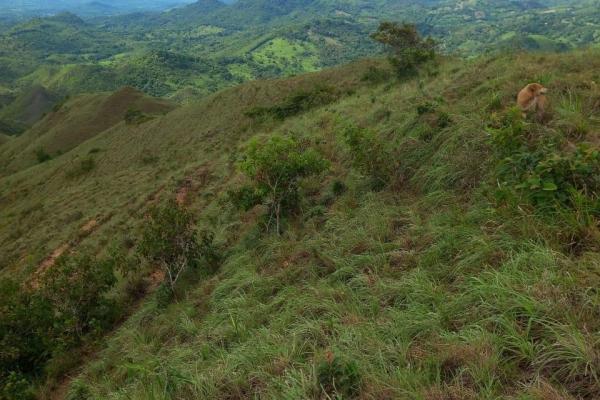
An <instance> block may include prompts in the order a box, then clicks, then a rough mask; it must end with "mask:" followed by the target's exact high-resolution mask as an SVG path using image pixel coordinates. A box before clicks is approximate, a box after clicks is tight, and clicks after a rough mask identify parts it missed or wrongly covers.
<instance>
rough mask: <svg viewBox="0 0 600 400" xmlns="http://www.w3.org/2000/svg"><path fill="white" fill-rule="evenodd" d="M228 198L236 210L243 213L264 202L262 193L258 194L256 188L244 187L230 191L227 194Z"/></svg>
mask: <svg viewBox="0 0 600 400" xmlns="http://www.w3.org/2000/svg"><path fill="white" fill-rule="evenodd" d="M227 197H228V198H229V201H230V202H231V203H232V204H233V205H234V207H235V208H237V209H239V210H243V211H248V210H250V209H251V208H252V207H254V206H256V205H258V204H261V203H262V201H263V195H262V193H259V192H257V189H256V187H254V186H243V187H241V188H240V189H238V190H230V191H228V192H227Z"/></svg>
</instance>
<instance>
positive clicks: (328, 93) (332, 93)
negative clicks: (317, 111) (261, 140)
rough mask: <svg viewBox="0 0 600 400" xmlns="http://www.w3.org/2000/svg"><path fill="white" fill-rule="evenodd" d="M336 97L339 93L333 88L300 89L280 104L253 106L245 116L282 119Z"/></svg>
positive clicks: (327, 102) (323, 103)
mask: <svg viewBox="0 0 600 400" xmlns="http://www.w3.org/2000/svg"><path fill="white" fill-rule="evenodd" d="M338 98H339V93H338V92H337V91H336V90H335V89H334V88H331V87H328V86H324V87H317V88H315V89H313V90H312V91H300V92H298V93H296V94H294V95H292V96H291V97H289V98H288V99H286V100H285V101H284V102H283V103H282V104H278V105H275V106H272V107H254V108H252V109H250V110H249V111H247V112H246V116H248V117H251V118H256V119H265V118H267V117H271V118H273V119H276V120H284V119H286V118H288V117H292V116H294V115H298V114H301V113H303V112H305V111H308V110H310V109H312V108H315V107H319V106H323V105H326V104H329V103H331V102H333V101H335V100H337V99H338Z"/></svg>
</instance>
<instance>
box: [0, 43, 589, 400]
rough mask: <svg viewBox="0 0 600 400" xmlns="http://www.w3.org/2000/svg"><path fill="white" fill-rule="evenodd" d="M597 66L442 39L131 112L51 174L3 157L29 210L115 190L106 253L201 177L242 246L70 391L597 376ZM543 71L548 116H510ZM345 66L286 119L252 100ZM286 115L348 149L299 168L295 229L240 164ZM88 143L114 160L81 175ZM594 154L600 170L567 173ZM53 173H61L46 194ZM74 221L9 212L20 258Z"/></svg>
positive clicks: (109, 196) (289, 389)
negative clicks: (396, 74)
mask: <svg viewBox="0 0 600 400" xmlns="http://www.w3.org/2000/svg"><path fill="white" fill-rule="evenodd" d="M599 67H600V54H598V53H596V52H589V51H588V52H577V53H569V54H566V55H525V54H519V55H503V56H495V57H486V58H482V59H478V60H473V61H458V60H443V61H442V62H441V64H440V65H439V66H438V67H437V68H432V69H431V70H430V71H429V72H427V73H425V72H424V73H422V74H421V76H420V77H418V78H414V79H411V80H408V81H405V82H403V83H398V82H395V81H393V80H390V78H389V75H390V74H389V73H387V74H386V73H385V69H386V68H387V67H386V66H385V64H383V63H379V62H367V61H365V62H363V63H361V64H355V65H352V66H348V67H345V69H342V70H329V71H324V72H321V73H317V74H311V75H307V76H301V77H297V78H293V79H290V80H281V81H266V82H253V83H249V84H246V85H243V86H241V87H238V88H234V89H230V90H227V91H225V92H221V93H219V94H216V95H214V96H212V97H211V98H209V99H207V100H205V101H204V102H202V103H198V104H194V105H190V106H185V107H180V108H178V109H176V110H174V111H171V112H170V113H169V114H167V115H165V116H163V117H160V118H156V119H154V120H152V121H149V122H145V123H142V124H141V125H127V124H125V123H122V124H120V125H118V126H117V127H113V128H111V129H109V130H108V131H105V132H103V133H101V134H99V135H96V136H94V137H93V138H91V139H90V140H88V141H86V142H84V143H82V144H80V145H79V146H77V147H76V148H75V149H73V150H72V151H71V152H69V153H66V154H64V155H62V156H60V157H58V158H56V159H53V160H51V161H49V162H48V163H44V164H43V165H44V171H43V172H42V170H41V168H40V166H36V167H32V168H30V169H26V170H23V171H20V172H18V173H16V174H14V175H11V176H8V177H6V178H3V179H2V181H0V187H1V188H2V192H0V194H1V196H2V199H6V200H4V201H5V202H6V203H5V204H7V207H6V208H5V210H6V211H3V213H4V214H3V217H5V218H7V219H4V218H3V221H8V223H10V221H14V220H15V218H22V219H23V221H24V223H25V224H27V223H32V222H33V221H34V220H35V221H36V222H38V223H39V221H45V222H46V221H56V217H58V216H61V213H66V207H67V206H68V207H69V208H70V209H71V210H72V211H74V210H78V211H79V212H80V213H82V215H81V216H80V218H79V220H78V221H79V222H77V220H76V221H75V222H68V223H67V225H66V226H67V227H68V229H61V230H60V232H61V235H68V233H69V230H70V232H73V231H77V229H79V226H80V225H82V223H83V222H84V221H86V220H87V219H89V218H91V217H93V216H94V215H96V214H101V213H105V212H112V214H113V215H112V217H111V219H110V220H109V222H108V223H107V224H105V225H103V226H102V227H101V228H100V229H98V230H97V231H96V232H95V233H94V234H93V235H90V237H89V238H87V239H85V240H84V241H83V244H85V245H87V246H89V248H90V249H92V250H91V251H93V252H98V253H101V252H102V251H103V249H104V248H105V247H104V246H106V244H107V237H111V238H115V237H116V238H119V239H121V238H122V239H125V238H127V239H128V240H134V241H135V240H136V235H137V229H136V226H137V224H138V223H139V222H140V221H141V220H142V219H143V215H144V211H143V210H145V207H147V205H148V203H147V200H148V199H147V198H146V196H148V193H154V194H155V196H154V197H161V196H162V197H172V196H173V195H174V193H173V192H174V191H175V189H176V188H177V187H178V186H180V185H181V183H182V182H183V180H184V178H187V179H188V181H187V183H186V186H187V187H189V188H190V190H189V191H187V192H186V194H187V196H186V197H187V198H186V204H187V207H188V209H189V210H190V211H191V212H192V213H193V214H194V216H195V218H196V220H197V225H198V227H200V228H206V229H210V230H211V231H213V232H215V238H214V240H215V243H216V244H217V245H218V246H219V248H220V249H221V250H222V252H223V259H222V264H221V266H220V268H219V270H218V271H217V272H216V273H215V274H212V275H209V276H194V275H193V274H192V275H191V276H188V277H187V278H186V279H184V280H183V281H181V285H180V286H179V287H178V289H177V293H176V298H177V301H176V302H173V303H172V304H170V305H168V306H167V307H166V308H163V307H160V306H159V305H158V303H159V302H158V300H157V299H156V297H155V296H154V295H150V296H149V297H148V298H146V300H145V301H144V303H143V304H142V305H141V307H140V308H139V309H138V310H137V311H136V312H135V313H134V314H133V315H132V316H131V317H130V318H129V319H128V320H127V321H126V322H125V323H124V324H123V325H122V326H121V327H119V328H118V329H117V330H116V331H115V332H113V333H111V334H110V335H108V336H107V337H106V339H105V341H104V342H103V343H102V346H101V347H102V348H103V349H102V350H101V351H99V352H98V353H97V354H95V355H94V356H93V357H92V359H91V360H90V361H89V362H88V363H87V364H86V365H85V367H83V368H82V369H81V370H80V371H78V372H79V373H78V375H77V377H76V378H75V379H74V380H73V381H72V382H70V384H69V388H68V390H67V392H68V393H67V394H66V395H65V397H66V398H70V399H105V398H114V399H152V398H160V399H197V398H219V399H242V398H272V399H281V398H285V399H288V398H289V399H299V398H323V399H326V398H361V399H396V398H407V399H499V398H511V399H520V400H525V399H527V400H529V399H540V400H541V399H551V398H556V399H577V398H582V399H594V398H596V397H597V395H598V393H600V375H599V374H600V346H599V343H600V336H599V334H598V332H599V331H600V318H599V316H598V315H597V310H598V307H599V306H600V304H599V303H600V297H599V296H598V291H597V287H598V286H599V283H600V269H599V262H600V257H599V254H598V238H599V236H598V229H597V218H598V213H597V195H596V189H597V186H596V183H595V181H594V180H593V179H591V178H590V176H594V174H595V172H596V171H597V170H598V164H597V163H596V159H595V158H594V157H591V156H590V157H591V158H583V159H581V158H577V157H576V156H575V155H576V154H578V153H577V150H576V149H577V148H584V147H585V148H587V149H592V151H593V150H594V149H596V148H597V143H598V134H600V132H599V131H598V129H599V127H598V123H599V121H598V120H597V115H598V111H599V108H598V107H599V105H598V101H599V99H600V89H599V88H598V86H597V84H596V83H594V82H598V79H599V76H598V72H597V71H598V70H599ZM374 78H377V79H374ZM530 81H541V82H542V83H544V84H545V85H546V86H547V87H549V88H550V93H551V96H550V98H551V102H552V106H553V108H552V110H551V111H550V116H549V118H548V121H547V122H545V123H543V124H541V123H535V122H524V121H520V120H519V119H518V118H517V119H516V120H515V119H511V118H513V117H514V116H512V115H513V114H512V113H511V110H510V108H511V107H512V105H513V103H514V97H515V95H516V93H517V92H518V90H519V89H520V88H521V87H522V86H524V85H525V84H526V83H529V82H530ZM324 85H325V86H333V87H335V88H336V89H337V93H340V95H339V96H336V98H334V99H333V100H332V101H330V102H326V103H323V102H317V103H311V102H302V103H301V104H313V105H314V106H311V107H308V106H307V107H304V106H303V107H302V108H300V109H299V111H298V112H297V113H292V114H286V115H284V116H282V117H281V118H280V117H277V116H274V117H272V118H269V114H266V116H265V118H258V119H257V118H252V116H251V115H248V111H251V110H252V109H256V108H257V107H259V108H260V109H268V110H270V109H278V107H281V106H282V105H283V106H285V105H289V104H290V99H294V98H295V96H297V94H298V93H302V94H303V96H305V95H306V93H311V91H313V90H317V92H315V93H319V92H318V89H319V88H322V87H323V86H324ZM515 132H517V133H519V135H518V136H514V135H513V134H514V133H515ZM274 134H282V135H286V136H291V137H294V138H295V139H296V140H297V141H298V142H299V143H302V144H303V145H304V146H307V147H310V148H311V149H314V150H315V151H317V152H319V153H320V154H321V155H322V156H323V157H324V158H325V159H326V160H328V163H329V166H328V169H327V171H325V172H323V173H322V174H320V175H318V176H308V177H307V178H305V179H303V180H302V181H301V184H300V187H299V193H300V194H301V197H300V204H299V207H298V208H297V209H296V210H295V211H293V212H291V213H290V214H288V215H286V217H285V218H284V219H283V221H282V227H281V232H282V233H281V235H277V234H275V233H274V232H272V231H271V232H270V233H267V232H266V231H265V229H264V224H263V222H264V218H265V216H267V212H266V210H265V207H264V206H257V207H254V208H251V209H250V210H248V211H241V210H239V209H237V208H235V207H234V206H233V205H232V203H231V200H230V196H229V195H228V193H229V192H230V191H231V190H236V189H238V188H239V187H240V186H242V185H244V184H246V183H248V181H247V180H248V179H249V178H247V177H245V176H244V175H243V174H242V172H241V171H240V169H239V163H238V160H242V159H243V157H244V154H246V146H247V141H248V140H249V139H251V138H255V140H266V139H268V138H269V137H272V136H273V135H274ZM511 135H513V136H511ZM141 138H143V139H144V148H143V149H142V150H139V151H137V152H134V145H135V144H137V143H139V142H140V139H141ZM500 139H502V140H500ZM357 144H358V145H357ZM511 146H513V147H511ZM582 146H583V147H582ZM93 148H99V149H101V151H99V152H95V153H92V154H91V155H90V154H89V153H90V151H91V149H93ZM365 149H367V150H368V151H365ZM507 149H510V150H511V151H510V152H508V154H507ZM125 154H127V155H128V157H125ZM365 154H366V155H371V157H366V156H365ZM586 154H587V153H586ZM83 156H86V157H88V156H91V157H93V158H94V159H95V168H94V169H93V170H92V171H91V172H88V173H87V174H85V175H82V176H79V177H78V178H68V177H66V176H63V175H61V172H59V171H61V168H64V167H65V166H69V165H71V163H73V162H75V161H76V160H78V159H79V158H81V157H83ZM150 156H152V157H151V159H148V158H144V157H150ZM511 156H512V158H511ZM517 156H518V157H517ZM557 157H558V158H560V160H566V161H561V162H556V163H551V162H550V161H551V160H554V159H555V158H557ZM144 159H146V160H147V161H143V160H144ZM522 160H526V161H525V162H524V161H522ZM582 160H583V161H582ZM580 163H584V164H585V166H586V168H588V169H589V171H588V169H585V171H580V170H579V169H576V171H579V172H577V176H575V175H574V173H572V172H569V171H571V169H569V168H570V166H573V165H575V166H578V168H579V166H580ZM563 165H566V167H564V168H563ZM506 168H512V169H511V171H512V172H513V173H512V175H511V174H508V173H506ZM548 171H549V172H548ZM40 174H42V175H41V176H39V175H40ZM43 174H48V175H43ZM536 174H537V175H536ZM45 176H48V177H50V178H49V179H44V178H45ZM536 177H539V178H540V179H542V180H543V181H544V183H545V182H549V181H550V180H551V181H552V183H553V184H554V185H555V186H556V188H554V186H552V185H542V186H539V187H538V186H536V184H535V182H533V183H532V182H530V181H529V179H531V178H536ZM559 178H560V179H559ZM65 182H70V183H67V184H66V185H67V186H66V189H64V190H63V192H62V193H60V192H59V191H57V192H55V191H53V190H52V188H56V187H61V185H65ZM162 187H164V189H162V190H161V188H162ZM125 188H127V191H125ZM100 189H102V190H100ZM541 192H551V194H548V193H545V194H544V193H542V194H544V196H541V194H540V193H541ZM37 193H49V195H48V198H47V199H46V200H45V201H44V202H41V203H40V204H39V205H37V206H36V205H34V204H28V205H27V206H26V205H25V204H26V203H25V201H24V198H25V196H27V198H28V199H31V198H37V197H38V196H36V194H37ZM90 193H93V194H94V200H93V201H91V200H90ZM563 195H564V196H567V197H565V198H563ZM66 199H68V201H66ZM61 203H62V204H64V206H61V207H59V206H58V205H59V204H61ZM117 203H118V204H123V206H122V207H115V204H117ZM26 207H31V208H32V210H31V211H29V212H27V213H24V212H25V208H26ZM20 213H21V214H20ZM32 218H35V219H32ZM54 223H55V222H47V224H48V228H47V229H45V230H34V235H33V236H32V237H31V238H28V239H24V237H20V238H16V237H11V236H10V235H9V233H8V232H9V230H8V229H9V228H8V226H9V225H8V224H6V223H4V225H3V226H2V227H0V228H1V229H2V232H3V235H2V236H1V238H2V246H3V250H4V249H6V253H5V254H13V255H14V256H13V257H12V258H10V262H7V267H6V269H5V271H27V270H28V269H29V270H31V269H32V268H34V267H35V261H34V260H30V262H31V263H30V264H27V259H26V258H21V257H20V256H21V255H22V254H23V253H25V254H27V253H29V252H31V251H32V249H34V248H35V246H36V245H37V243H39V242H41V241H42V240H44V235H51V234H52V233H53V232H54V231H57V230H56V227H55V225H53V224H54ZM25 226H27V225H25ZM52 227H54V229H55V230H54V231H53V229H52ZM48 237H49V236H48ZM60 240H61V241H63V238H60ZM38 241H39V242H38ZM40 256H41V255H40ZM29 257H30V258H31V255H29ZM50 365H51V366H52V365H53V364H52V363H51V364H50ZM54 365H56V364H54ZM49 370H51V367H49Z"/></svg>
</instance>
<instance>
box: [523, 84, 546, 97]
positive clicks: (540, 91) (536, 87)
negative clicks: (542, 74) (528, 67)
mask: <svg viewBox="0 0 600 400" xmlns="http://www.w3.org/2000/svg"><path fill="white" fill-rule="evenodd" d="M527 89H528V90H529V91H530V92H531V94H532V95H534V96H535V97H538V96H543V95H545V94H546V93H548V89H546V88H545V87H543V86H542V85H540V84H539V83H531V84H529V85H528V86H527Z"/></svg>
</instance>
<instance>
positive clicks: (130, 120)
mask: <svg viewBox="0 0 600 400" xmlns="http://www.w3.org/2000/svg"><path fill="white" fill-rule="evenodd" d="M123 119H124V120H125V123H126V124H127V125H139V124H142V123H144V122H146V121H149V120H150V119H151V118H150V117H149V116H148V115H146V114H144V113H143V112H141V111H140V110H136V109H132V108H130V109H128V110H127V111H126V112H125V117H124V118H123Z"/></svg>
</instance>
